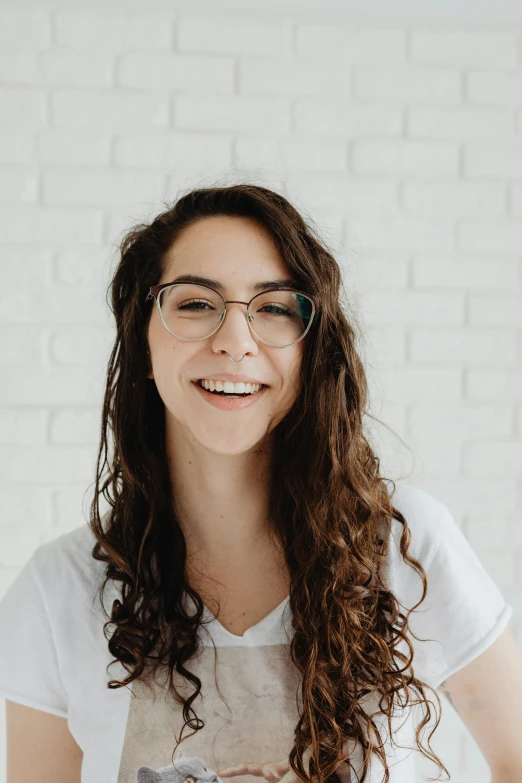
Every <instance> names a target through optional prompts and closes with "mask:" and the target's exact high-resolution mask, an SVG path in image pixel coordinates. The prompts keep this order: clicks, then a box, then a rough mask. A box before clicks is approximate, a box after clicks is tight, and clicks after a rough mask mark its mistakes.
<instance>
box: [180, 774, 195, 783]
mask: <svg viewBox="0 0 522 783" xmlns="http://www.w3.org/2000/svg"><path fill="white" fill-rule="evenodd" d="M183 783H194V778H193V777H192V775H187V777H186V778H185V780H184V781H183Z"/></svg>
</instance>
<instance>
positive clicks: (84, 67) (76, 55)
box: [40, 50, 113, 88]
mask: <svg viewBox="0 0 522 783" xmlns="http://www.w3.org/2000/svg"><path fill="white" fill-rule="evenodd" d="M40 63H41V69H42V71H41V73H42V80H43V82H44V83H45V84H46V85H50V86H56V87H75V88H82V87H100V88H104V87H110V86H111V85H112V84H113V58H112V57H111V56H110V55H107V54H100V53H99V52H98V53H96V54H91V53H87V52H69V51H59V50H55V51H47V52H42V53H41V55H40Z"/></svg>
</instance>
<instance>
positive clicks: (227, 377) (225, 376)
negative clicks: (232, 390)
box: [192, 372, 268, 386]
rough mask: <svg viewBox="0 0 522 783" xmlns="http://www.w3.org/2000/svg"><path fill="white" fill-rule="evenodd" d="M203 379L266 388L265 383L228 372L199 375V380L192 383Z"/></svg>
mask: <svg viewBox="0 0 522 783" xmlns="http://www.w3.org/2000/svg"><path fill="white" fill-rule="evenodd" d="M203 378H208V379H209V380H210V379H212V380H214V381H232V383H262V384H263V386H268V384H267V383H263V381H258V380H257V378H250V377H249V376H248V375H234V373H230V372H218V373H217V374H216V375H201V376H200V377H199V378H192V381H193V382H195V383H197V381H200V380H202V379H203Z"/></svg>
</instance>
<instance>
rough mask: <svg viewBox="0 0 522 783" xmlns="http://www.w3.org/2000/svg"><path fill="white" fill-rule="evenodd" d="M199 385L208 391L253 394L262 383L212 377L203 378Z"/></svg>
mask: <svg viewBox="0 0 522 783" xmlns="http://www.w3.org/2000/svg"><path fill="white" fill-rule="evenodd" d="M198 383H199V385H200V386H202V387H203V388H204V389H207V390H209V391H222V392H225V394H254V392H256V391H258V390H259V389H260V388H261V386H262V385H263V384H262V383H242V382H240V383H232V382H231V381H214V380H212V378H203V379H202V380H200V381H198Z"/></svg>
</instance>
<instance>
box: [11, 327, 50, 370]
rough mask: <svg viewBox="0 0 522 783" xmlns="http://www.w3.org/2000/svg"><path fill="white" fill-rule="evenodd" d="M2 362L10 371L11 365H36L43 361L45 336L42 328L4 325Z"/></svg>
mask: <svg viewBox="0 0 522 783" xmlns="http://www.w3.org/2000/svg"><path fill="white" fill-rule="evenodd" d="M0 336H1V338H2V339H1V342H0V362H1V363H2V365H5V366H6V369H7V370H8V371H10V369H11V367H10V365H18V366H24V365H26V366H27V365H34V364H38V363H39V362H41V360H42V356H43V354H44V344H45V334H44V333H43V330H42V329H41V328H40V327H38V326H37V327H34V328H32V329H23V330H21V329H20V327H16V326H5V325H2V327H1V329H0Z"/></svg>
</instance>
